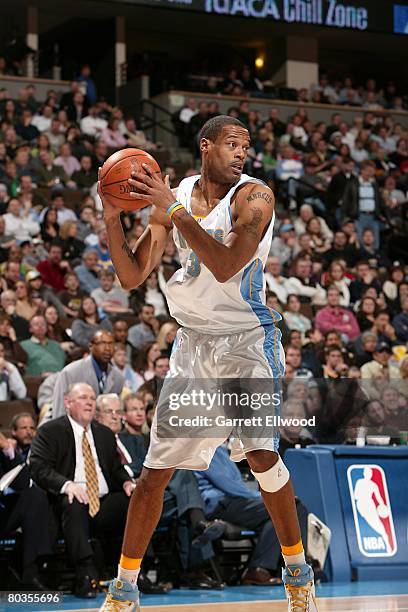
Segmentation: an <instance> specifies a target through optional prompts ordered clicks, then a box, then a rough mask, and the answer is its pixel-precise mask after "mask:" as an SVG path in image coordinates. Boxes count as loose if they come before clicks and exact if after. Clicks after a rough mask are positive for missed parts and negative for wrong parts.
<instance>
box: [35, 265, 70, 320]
mask: <svg viewBox="0 0 408 612" xmlns="http://www.w3.org/2000/svg"><path fill="white" fill-rule="evenodd" d="M26 283H27V285H28V293H29V295H30V297H31V300H32V301H33V303H37V302H36V301H35V300H39V301H40V305H41V304H42V303H46V304H47V303H48V304H54V306H55V307H56V309H57V310H58V313H59V315H60V316H64V309H63V307H62V304H61V302H60V301H59V299H58V297H57V296H56V294H55V292H54V291H52V290H51V289H50V287H46V285H43V282H42V278H41V274H40V273H39V272H38V270H30V271H29V272H27V274H26ZM34 298H35V299H34ZM37 307H38V305H37Z"/></svg>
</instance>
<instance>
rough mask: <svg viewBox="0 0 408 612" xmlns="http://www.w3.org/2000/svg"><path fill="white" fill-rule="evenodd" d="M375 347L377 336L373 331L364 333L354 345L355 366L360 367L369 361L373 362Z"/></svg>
mask: <svg viewBox="0 0 408 612" xmlns="http://www.w3.org/2000/svg"><path fill="white" fill-rule="evenodd" d="M376 345H377V334H376V333H374V332H373V331H366V332H364V333H363V334H361V336H360V337H359V338H357V340H356V341H355V343H354V347H355V350H356V359H355V361H356V365H357V366H358V367H361V366H362V365H364V364H365V363H368V362H369V361H373V359H374V357H373V354H374V351H375V347H376Z"/></svg>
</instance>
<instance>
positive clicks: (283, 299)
mask: <svg viewBox="0 0 408 612" xmlns="http://www.w3.org/2000/svg"><path fill="white" fill-rule="evenodd" d="M82 77H83V78H82V79H81V80H78V81H74V82H72V84H71V89H70V91H69V92H67V93H65V94H64V95H63V96H62V97H60V96H58V94H57V93H56V92H55V91H49V92H48V96H47V99H46V100H45V101H40V100H38V99H37V98H36V91H35V88H34V87H33V86H28V87H26V88H23V89H21V91H20V92H19V94H18V96H17V99H15V100H13V99H10V96H9V95H8V92H7V91H5V90H4V89H3V90H0V283H1V287H0V290H1V294H0V402H2V403H0V411H1V410H2V406H4V405H6V403H9V402H10V401H12V400H16V401H17V400H18V401H21V400H24V399H25V398H28V399H29V401H27V406H28V411H25V412H20V413H19V414H17V415H15V416H14V418H13V421H12V423H11V428H10V431H8V432H5V433H4V434H1V435H0V470H1V472H0V477H1V476H2V475H3V474H4V473H7V472H8V471H9V470H10V469H11V468H13V467H16V466H18V465H21V466H23V468H22V470H21V472H20V473H19V475H18V477H16V479H15V480H14V481H12V482H11V483H10V486H9V489H8V492H9V495H3V496H2V497H1V500H0V501H1V504H0V523H1V525H2V531H1V535H4V534H10V533H13V532H15V530H16V528H18V527H22V529H23V538H24V542H25V543H26V545H24V546H23V551H24V552H23V561H22V569H21V571H20V579H21V582H22V583H24V584H25V585H28V586H30V587H32V588H42V584H41V580H42V576H41V573H40V572H39V566H40V565H41V560H42V559H44V558H47V556H49V555H50V554H51V552H52V551H53V546H54V543H53V539H52V531H50V530H49V529H48V525H49V521H52V520H53V519H54V520H55V517H57V518H56V531H57V533H59V534H60V535H61V533H62V535H63V537H64V539H65V543H66V554H67V558H69V560H70V562H71V564H72V566H73V567H74V568H75V570H76V578H75V585H74V592H75V593H76V594H77V595H78V596H82V597H92V596H94V595H95V591H96V582H95V581H96V580H97V578H98V577H99V578H100V577H101V575H103V571H102V570H101V565H100V564H98V561H97V555H96V553H95V550H94V549H92V548H91V547H90V544H89V541H88V535H87V534H88V530H89V529H90V530H91V533H92V534H93V535H102V536H106V535H108V536H114V535H119V534H121V533H122V530H123V524H124V520H125V515H126V509H127V504H128V500H129V496H130V495H131V493H132V490H133V488H134V487H135V486H137V478H138V477H139V475H140V472H141V469H142V462H143V458H144V455H145V453H146V447H147V445H148V440H149V431H150V426H151V422H152V418H153V414H154V409H155V400H156V398H157V395H158V391H159V390H160V387H161V385H162V381H163V378H164V377H165V376H166V373H167V371H168V369H169V356H170V354H171V348H172V345H173V342H174V340H175V337H176V333H177V323H176V322H175V321H174V320H172V319H171V317H170V315H169V312H168V310H167V305H166V300H165V292H166V288H165V283H166V281H167V280H168V279H169V278H170V276H171V275H172V274H173V272H174V271H175V270H177V269H178V267H179V265H180V264H179V261H178V255H177V252H176V249H175V245H174V242H173V240H172V237H170V238H169V242H168V244H167V246H166V249H165V253H164V255H163V258H162V261H161V264H160V265H159V266H158V268H157V269H156V270H154V271H153V272H152V273H151V274H150V275H149V277H148V278H147V280H146V281H145V283H143V285H142V286H141V287H138V288H137V289H135V290H132V291H130V292H128V291H125V290H124V289H122V288H121V287H120V285H119V284H118V282H117V279H116V277H115V273H114V269H113V266H112V262H111V259H110V255H109V248H108V241H107V232H106V228H105V226H104V223H103V218H102V213H101V208H100V202H99V200H98V198H97V196H96V185H95V183H96V180H97V171H98V167H100V166H101V165H102V163H103V162H104V161H105V159H107V157H108V156H109V155H110V154H111V153H112V152H113V151H114V150H116V149H119V148H122V147H125V146H127V145H128V144H130V145H131V146H140V147H142V148H146V149H149V150H154V149H155V143H152V142H150V141H149V140H148V139H147V138H146V136H145V135H144V133H143V131H142V130H140V129H138V125H137V122H136V120H135V118H133V117H132V118H128V117H124V115H123V112H122V111H121V109H119V108H114V107H110V106H109V105H108V104H106V103H105V102H98V98H97V93H96V89H95V88H92V87H90V86H89V81H91V77H90V74H89V71H86V70H85V73H82ZM249 78H250V75H248V79H249ZM235 79H236V75H235V76H234V75H233V74H232V73H230V75H229V76H228V79H226V80H225V82H224V84H223V85H222V91H223V92H224V93H225V92H226V93H235V94H237V91H238V89H236V88H239V92H241V93H242V91H243V89H245V88H246V87H249V88H250V89H249V90H250V91H252V87H253V84H251V85H245V84H244V88H243V87H242V85H238V84H235V83H234V81H235ZM84 82H85V83H87V91H85V89H84V87H83V84H84ZM342 85H343V86H344V87H343V88H342V87H340V85H339V84H336V85H335V86H333V87H332V86H331V85H329V84H328V83H327V81H324V80H323V79H322V80H321V82H320V83H319V86H318V87H316V88H315V89H314V91H313V94H312V96H313V99H314V100H315V101H317V99H318V100H319V101H326V99H328V100H329V101H332V102H333V101H335V100H334V97H335V96H338V99H337V101H341V99H343V98H344V100H345V101H347V102H348V103H349V102H350V101H351V100H350V95H351V94H350V90H351V84H347V83H343V84H342ZM228 87H229V88H230V90H228V91H226V89H227V88H228ZM367 87H368V85H367ZM217 88H218V81H217V80H215V91H214V93H217ZM342 89H345V91H342ZM245 90H246V91H247V90H248V89H245ZM366 92H367V96H365V95H364V92H361V91H359V90H356V91H355V96H356V98H355V99H354V98H353V100H354V102H356V101H357V98H358V100H361V101H362V104H361V106H362V107H363V108H362V110H361V111H359V110H358V109H356V116H355V118H354V120H353V122H351V123H349V122H347V121H345V120H344V118H343V117H342V115H341V113H334V114H333V116H332V119H331V122H330V123H328V124H326V123H324V122H318V123H313V122H312V121H311V120H310V119H309V117H308V114H307V110H305V109H304V108H303V107H302V106H300V107H299V109H298V110H297V111H295V112H294V113H293V116H292V117H290V118H289V119H288V120H286V119H283V118H282V117H281V116H280V115H279V111H278V110H277V109H276V108H274V107H273V106H271V107H270V109H269V110H268V113H267V116H261V115H260V113H259V112H258V111H254V110H252V109H251V108H250V104H249V103H248V101H247V100H245V99H243V100H242V101H241V102H240V103H239V104H238V105H237V106H234V107H232V108H231V109H230V110H229V114H230V115H231V116H234V117H237V118H239V119H240V120H241V121H242V122H243V123H244V124H245V125H246V126H248V129H249V131H250V133H251V137H252V147H251V150H250V152H249V157H248V162H247V166H246V172H248V173H249V174H252V175H254V176H256V177H258V178H261V179H262V180H264V181H266V182H267V183H268V184H269V185H270V186H271V187H272V188H273V190H274V192H275V195H276V221H275V231H274V239H273V242H272V247H271V251H270V256H269V258H268V261H267V265H266V271H265V278H266V289H267V292H266V299H267V305H268V306H270V307H271V308H273V309H274V310H276V311H277V312H279V313H280V314H281V315H282V320H281V321H279V323H278V325H279V327H280V329H281V331H282V339H283V342H284V345H285V348H286V379H285V382H284V398H285V401H284V404H283V407H282V414H283V415H287V416H291V417H292V418H297V419H303V418H306V417H308V418H309V417H312V416H316V417H317V418H316V427H313V428H305V427H302V426H300V425H299V426H296V425H291V426H287V427H284V428H283V429H282V431H281V448H280V451H281V454H282V455H283V454H284V452H285V451H286V449H287V448H293V447H295V446H296V445H300V446H306V445H307V444H313V443H315V442H330V443H340V444H356V442H357V440H359V439H360V440H361V439H363V440H365V439H366V440H367V441H369V439H370V436H371V438H373V437H374V438H375V439H376V440H378V439H379V438H380V439H381V441H382V442H383V443H385V444H400V443H402V444H403V443H406V432H407V430H408V418H407V415H408V355H407V345H408V279H407V266H408V258H407V255H408V250H407V248H406V236H407V233H408V223H407V201H408V150H407V144H408V134H407V129H406V127H404V126H403V125H401V124H399V123H398V122H397V121H395V120H394V119H393V118H392V117H391V116H389V115H382V114H381V112H378V110H379V109H378V108H375V109H374V110H373V109H371V108H370V104H371V101H372V99H373V96H372V95H368V94H370V93H373V94H375V101H376V103H379V100H380V97H379V94H378V92H377V90H376V86H375V83H374V84H373V83H371V84H370V86H369V88H368V89H367V90H366ZM241 93H238V94H237V95H241ZM88 94H89V95H88ZM381 96H382V97H381V101H387V100H388V102H387V104H388V103H390V104H391V107H392V108H395V106H392V105H393V104H396V99H397V92H396V91H395V90H393V89H392V87H391V86H390V88H388V89H387V90H386V91H385V92H383V93H382V94H381ZM332 98H333V99H332ZM303 101H305V100H303V99H302V102H303ZM367 103H368V106H367V105H366V104H367ZM384 105H385V106H386V104H384ZM218 112H219V110H218V107H217V104H216V103H215V102H214V103H213V104H210V105H208V104H207V103H204V102H202V103H200V104H199V105H198V108H196V103H195V101H194V100H189V101H188V102H187V104H186V106H185V107H183V108H182V109H181V110H180V113H179V115H178V127H179V130H180V131H179V135H180V140H181V143H182V144H183V143H184V144H185V143H187V144H190V143H191V142H197V135H198V133H199V130H200V128H201V127H202V125H203V124H204V122H205V121H206V120H207V119H208V118H210V117H211V116H213V115H215V114H218ZM171 170H172V169H171V168H170V173H171V174H172V179H173V183H176V179H180V178H183V177H182V176H181V177H176V176H175V172H171ZM195 172H196V170H195V169H194V168H191V169H190V170H188V171H187V173H186V175H192V174H194V173H195ZM146 218H147V217H146V216H145V215H143V214H142V215H139V214H137V215H132V214H130V215H127V216H126V218H125V219H124V225H125V229H126V232H127V238H128V240H129V242H130V243H131V244H132V245H133V244H134V243H135V240H136V239H137V238H138V237H139V236H140V235H141V233H142V232H143V224H144V223H145V222H146ZM33 389H34V391H33ZM30 401H31V402H33V403H30ZM66 414H67V415H68V416H65V415H66ZM34 415H35V417H34ZM37 424H38V426H39V427H38V433H37V435H35V434H36V427H37ZM84 431H85V433H84ZM404 432H405V433H404ZM404 436H405V437H404ZM30 449H31V460H30V468H27V466H26V464H25V462H26V459H27V454H28V451H29V450H30ZM91 456H93V460H92V461H91V460H90V457H91ZM90 461H91V463H92V465H93V469H94V470H95V474H96V475H97V476H98V478H97V480H98V485H99V491H96V492H95V491H94V492H93V493H94V495H91V494H90V493H89V492H88V493H87V492H86V490H85V488H84V487H83V486H82V485H81V484H80V483H81V482H82V483H83V482H84V481H86V474H85V467H84V466H85V463H86V464H87V465H88V466H89V463H90ZM228 461H229V459H228V453H227V450H226V448H221V449H219V451H217V454H216V457H215V461H214V464H213V465H212V466H211V468H210V471H209V472H200V473H196V474H193V473H191V472H188V471H184V470H181V471H179V472H178V473H177V475H176V476H175V477H174V480H172V481H171V482H170V484H169V486H168V488H167V490H166V499H165V506H164V510H163V515H162V522H161V525H162V526H163V527H165V526H168V525H169V524H171V523H172V521H176V523H177V530H178V532H179V538H178V539H179V542H181V544H180V546H179V549H178V550H179V559H178V562H179V567H180V568H183V575H184V576H185V579H184V580H185V582H184V585H185V586H190V587H193V588H197V587H199V588H222V583H221V582H220V580H219V579H218V578H217V577H209V576H208V575H207V574H204V568H206V567H208V565H206V564H208V562H210V561H211V559H212V558H213V557H214V550H213V545H212V543H211V540H214V539H217V538H219V537H220V536H221V535H223V534H224V532H225V530H226V529H227V528H228V523H229V522H230V521H231V522H233V523H238V524H239V526H241V527H245V528H250V529H254V530H255V531H256V532H257V533H258V535H259V539H258V544H257V546H256V547H255V549H254V551H253V553H252V556H251V558H250V560H249V564H248V567H247V568H246V570H245V573H244V574H243V576H242V577H241V578H242V580H243V582H244V583H247V584H277V583H279V578H278V575H279V571H278V565H279V547H278V544H277V540H276V534H275V532H274V530H273V528H272V526H271V523H270V521H269V518H268V517H267V516H266V515H265V513H264V514H262V512H261V511H260V510H259V512H258V511H256V512H255V511H254V508H258V506H259V504H261V501H260V496H259V492H258V491H256V490H253V489H249V488H248V487H247V486H246V484H245V482H244V476H243V474H241V472H240V471H239V469H238V468H237V467H236V466H235V465H234V464H232V463H228ZM29 470H30V471H29ZM30 478H32V480H33V481H34V483H35V485H34V486H31V484H30V483H31V481H30ZM182 492H184V493H183V494H182ZM3 500H6V501H5V502H4V503H3ZM220 500H223V503H222V504H221V505H220ZM34 509H35V512H34ZM298 514H299V518H300V520H301V525H302V526H304V525H305V522H304V521H305V516H306V515H307V511H306V510H305V508H304V507H303V506H302V504H301V503H300V502H299V505H298ZM113 516H114V517H115V520H114V521H113V520H112V517H113ZM254 516H256V517H257V518H256V521H255V520H254ZM2 517H4V518H5V520H4V521H3V518H2ZM237 517H240V518H237ZM62 519H63V520H62ZM232 519H235V520H232ZM34 534H35V537H34ZM265 550H267V551H268V554H267V555H266V554H265ZM115 555H117V550H115V551H113V550H111V551H110V552H109V553H106V551H105V556H104V558H105V565H103V564H102V567H103V568H104V571H105V574H106V572H107V569H106V568H107V567H109V568H111V567H112V566H114V564H115V562H116V559H117V556H115ZM154 555H155V542H154V541H153V543H152V547H151V550H150V552H149V555H148V560H147V561H146V567H145V568H144V572H142V578H141V580H142V584H141V588H142V590H145V591H146V592H163V590H166V589H167V588H168V587H167V586H166V585H163V584H160V583H157V584H152V583H151V582H150V581H149V579H148V578H147V571H148V569H149V563H150V562H151V561H149V559H150V560H151V559H152V558H154ZM106 560H107V562H106ZM113 571H114V570H113ZM111 575H113V574H112V573H111ZM173 583H174V581H173Z"/></svg>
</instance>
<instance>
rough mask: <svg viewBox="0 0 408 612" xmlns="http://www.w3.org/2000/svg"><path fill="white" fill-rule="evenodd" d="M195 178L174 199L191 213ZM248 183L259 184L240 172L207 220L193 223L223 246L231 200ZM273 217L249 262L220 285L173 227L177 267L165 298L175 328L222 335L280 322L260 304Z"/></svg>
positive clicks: (256, 180) (230, 222)
mask: <svg viewBox="0 0 408 612" xmlns="http://www.w3.org/2000/svg"><path fill="white" fill-rule="evenodd" d="M199 178H200V175H197V176H191V177H188V178H186V179H183V180H182V181H181V183H180V185H179V187H178V190H177V200H178V201H179V202H180V203H181V204H183V206H185V208H186V209H187V211H188V212H189V213H190V214H192V213H191V196H192V193H193V189H194V185H195V183H196V182H197V181H198V179H199ZM249 182H251V183H261V181H259V180H258V179H255V178H253V177H250V176H248V175H246V174H243V175H242V176H241V179H240V180H239V182H238V183H237V184H236V185H234V186H233V187H232V188H231V189H230V190H229V192H228V193H227V195H226V196H225V197H224V198H223V199H222V200H220V202H219V203H218V204H217V206H216V207H215V208H213V210H212V211H211V212H210V213H209V214H208V215H207V216H206V217H203V218H198V219H197V222H198V223H199V224H200V226H201V227H202V228H203V229H205V231H206V232H207V233H208V234H210V236H212V237H213V238H214V239H215V240H219V241H220V242H225V239H226V237H227V236H228V234H229V232H230V231H231V228H232V214H231V200H232V198H233V196H234V193H235V192H236V190H237V189H238V188H239V187H240V186H241V185H243V184H244V183H249ZM274 218H275V216H274V215H273V217H272V219H271V222H270V224H269V226H268V228H267V230H266V232H265V235H264V237H263V238H262V240H261V242H260V243H259V245H258V248H257V250H256V252H255V253H254V255H253V257H252V258H251V260H250V261H249V262H248V263H247V265H246V266H245V267H244V268H243V269H242V270H240V271H239V272H237V274H235V276H233V277H232V278H230V279H229V280H228V281H226V282H225V283H219V282H218V281H217V280H216V279H215V277H214V275H213V274H212V272H210V270H209V269H208V268H206V267H205V266H204V265H203V264H202V263H201V262H200V261H199V259H198V258H197V256H196V254H195V253H194V251H193V250H192V249H191V248H190V247H189V246H188V244H187V242H186V240H185V239H184V238H183V236H182V234H181V232H180V231H179V230H178V229H177V228H176V227H174V230H173V236H174V242H175V244H176V246H177V249H178V252H179V256H180V263H181V266H182V267H181V268H180V269H179V270H177V272H175V273H174V274H173V276H172V277H171V278H170V280H169V281H168V283H167V292H166V297H167V301H168V305H169V309H170V313H171V315H172V316H173V317H174V318H175V319H176V320H177V321H178V322H179V323H180V325H182V326H183V327H188V328H191V329H194V330H196V331H200V332H203V333H207V334H224V333H230V332H231V333H232V332H238V331H242V330H245V329H253V328H255V327H259V326H260V325H262V326H264V325H271V324H274V323H277V322H278V321H279V320H280V319H281V318H282V317H281V315H280V314H279V313H278V312H276V311H274V310H272V309H270V308H268V307H267V306H266V305H265V279H264V273H263V269H264V266H265V263H266V259H267V257H268V254H269V250H270V246H271V241H272V232H273V223H274Z"/></svg>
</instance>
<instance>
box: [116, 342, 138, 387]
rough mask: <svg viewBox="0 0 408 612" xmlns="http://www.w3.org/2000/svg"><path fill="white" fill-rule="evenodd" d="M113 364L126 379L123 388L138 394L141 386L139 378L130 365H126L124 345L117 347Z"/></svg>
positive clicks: (117, 345)
mask: <svg viewBox="0 0 408 612" xmlns="http://www.w3.org/2000/svg"><path fill="white" fill-rule="evenodd" d="M112 361H113V364H114V366H115V367H116V368H117V369H118V370H119V371H120V373H121V374H122V376H123V378H124V381H125V382H124V384H123V388H124V389H128V390H130V391H132V393H134V392H136V391H137V390H138V388H139V386H140V383H139V377H138V375H137V374H136V372H135V371H134V369H133V368H132V366H131V365H130V364H129V363H126V348H125V346H124V345H123V344H116V345H115V352H114V354H113V359H112Z"/></svg>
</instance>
